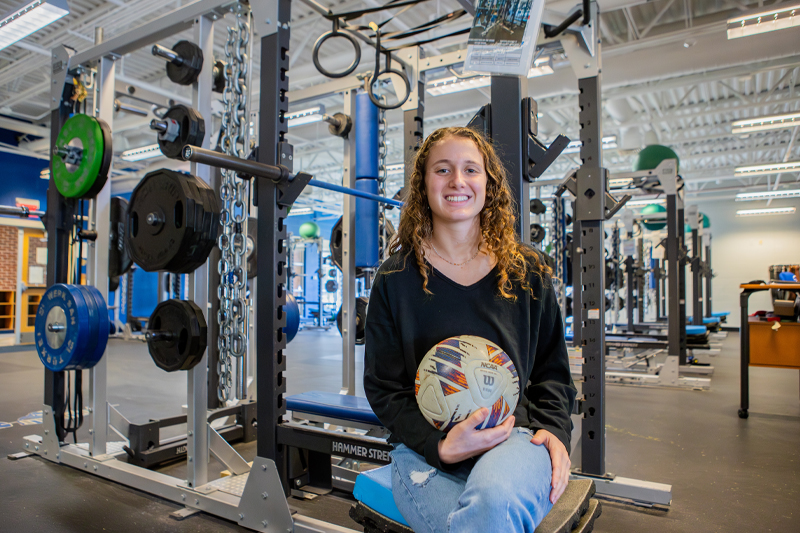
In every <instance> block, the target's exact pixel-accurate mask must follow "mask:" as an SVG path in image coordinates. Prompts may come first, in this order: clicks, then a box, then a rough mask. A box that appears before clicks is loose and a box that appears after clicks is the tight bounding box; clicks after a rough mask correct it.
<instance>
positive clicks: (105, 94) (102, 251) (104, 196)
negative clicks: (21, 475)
mask: <svg viewBox="0 0 800 533" xmlns="http://www.w3.org/2000/svg"><path fill="white" fill-rule="evenodd" d="M98 30H100V29H99V28H98V29H97V30H95V44H100V42H102V40H103V33H102V31H98ZM114 79H115V64H114V59H113V58H112V57H108V56H106V57H103V58H101V59H100V63H99V69H98V76H97V81H96V83H97V84H98V85H97V92H96V95H97V100H96V101H95V102H94V105H95V110H94V111H95V114H96V116H97V117H99V118H101V119H103V120H105V121H106V122H107V123H108V125H109V126H111V123H112V120H113V117H114V94H115V92H114V84H115V81H114ZM112 130H113V128H112ZM110 172H111V169H109V173H110ZM110 206H111V179H109V180H108V181H107V182H106V184H105V186H104V187H103V189H102V190H101V191H100V192H99V193H97V196H96V197H95V199H94V201H93V202H92V208H91V214H90V216H89V221H90V224H91V223H94V224H95V227H94V229H95V231H97V240H96V241H95V242H93V243H92V244H91V246H90V247H89V265H88V269H87V270H88V272H87V274H89V280H90V283H93V284H94V285H95V287H97V290H99V291H100V294H101V295H102V296H103V300H104V301H106V302H108V235H109V231H110V219H111V207H110ZM89 229H92V228H91V227H90V228H89ZM106 352H108V350H107V349H106ZM107 372H108V358H107V357H105V354H104V356H103V357H102V358H101V359H100V362H98V363H97V364H96V365H95V366H94V367H93V368H92V370H91V371H90V373H89V391H90V398H91V401H90V405H91V406H92V407H91V409H92V425H93V428H92V439H91V441H90V443H89V447H90V448H89V449H90V452H91V454H92V455H93V456H95V457H96V456H98V455H103V454H105V453H106V440H107V433H108V405H107V402H106V397H107V396H106V388H107V382H108V375H107Z"/></svg>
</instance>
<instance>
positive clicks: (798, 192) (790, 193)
mask: <svg viewBox="0 0 800 533" xmlns="http://www.w3.org/2000/svg"><path fill="white" fill-rule="evenodd" d="M797 196H800V189H790V190H785V191H762V192H740V193H739V194H737V195H736V201H737V202H747V201H752V200H769V199H770V198H794V197H797Z"/></svg>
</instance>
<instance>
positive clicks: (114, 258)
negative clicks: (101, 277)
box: [108, 196, 133, 285]
mask: <svg viewBox="0 0 800 533" xmlns="http://www.w3.org/2000/svg"><path fill="white" fill-rule="evenodd" d="M109 210H110V211H111V216H110V217H109V218H110V220H109V226H108V229H109V231H108V277H109V278H118V277H119V276H121V275H122V274H125V273H126V272H127V271H128V270H130V269H131V266H133V260H131V256H130V254H128V250H127V248H126V247H125V220H126V219H127V218H128V201H127V200H126V199H125V198H121V197H119V196H114V197H112V198H111V205H110V206H109ZM117 285H119V279H118V280H117Z"/></svg>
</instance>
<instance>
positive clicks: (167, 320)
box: [147, 300, 208, 372]
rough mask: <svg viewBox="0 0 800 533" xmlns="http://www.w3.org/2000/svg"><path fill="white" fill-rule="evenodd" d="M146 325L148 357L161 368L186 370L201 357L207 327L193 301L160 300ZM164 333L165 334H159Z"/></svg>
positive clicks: (204, 346) (194, 364)
mask: <svg viewBox="0 0 800 533" xmlns="http://www.w3.org/2000/svg"><path fill="white" fill-rule="evenodd" d="M147 326H148V331H147V348H148V350H149V351H150V357H152V358H153V362H155V364H156V365H157V366H158V367H159V368H161V369H162V370H166V371H167V372H175V371H177V370H189V369H190V368H193V367H194V366H196V365H197V363H199V362H200V360H201V359H202V358H203V354H204V353H205V350H206V343H207V339H208V326H207V324H206V321H205V318H204V317H203V313H202V311H201V310H200V308H199V307H198V306H197V305H196V304H195V303H194V302H189V301H184V300H166V301H164V302H161V303H160V304H158V306H156V308H155V310H154V311H153V314H151V315H150V320H149V321H148V323H147ZM164 334H166V335H168V337H167V338H164V337H161V335H164Z"/></svg>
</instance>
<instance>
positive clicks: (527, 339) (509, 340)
mask: <svg viewBox="0 0 800 533" xmlns="http://www.w3.org/2000/svg"><path fill="white" fill-rule="evenodd" d="M497 275H498V271H497V266H495V267H494V268H493V269H492V270H491V271H490V272H489V273H488V274H487V275H486V276H484V277H483V278H482V279H480V280H479V281H477V282H475V283H473V284H471V285H468V286H465V285H461V284H459V283H457V282H455V281H453V280H451V279H449V278H448V277H447V276H445V275H444V274H442V273H441V272H439V271H438V270H436V269H435V268H433V267H431V271H430V274H429V276H428V290H430V291H431V292H432V293H433V294H432V295H431V294H426V293H425V292H424V291H423V289H422V282H423V279H422V275H421V274H420V272H419V269H418V267H417V264H416V261H415V259H414V257H413V256H409V257H408V258H407V260H406V258H405V257H404V256H403V254H402V253H398V254H395V255H393V256H391V257H390V258H389V259H387V260H386V261H385V262H384V263H383V264H382V265H381V267H380V269H379V270H378V273H377V274H376V277H375V281H374V284H373V287H372V291H371V293H370V298H369V306H368V311H367V322H366V346H365V348H366V351H365V358H364V392H365V393H366V396H367V399H368V400H369V403H370V405H371V406H372V409H373V411H374V412H375V415H376V416H377V417H378V419H379V420H380V421H381V423H382V424H383V425H384V426H385V427H386V428H387V429H388V430H389V431H390V432H391V436H390V438H389V442H393V443H396V442H402V443H403V444H405V445H406V446H408V447H409V448H411V449H412V450H414V451H415V452H417V453H419V454H420V455H422V456H424V457H425V460H426V461H427V462H428V464H430V465H431V466H433V467H436V468H439V469H441V470H453V469H455V468H458V467H459V466H460V465H461V463H457V464H444V463H442V462H441V461H440V458H439V448H438V445H439V441H440V440H441V439H443V438H444V437H445V436H446V433H444V432H442V431H440V430H438V429H436V428H434V427H433V426H432V425H431V424H429V423H428V421H427V420H425V418H424V417H423V416H422V412H421V411H420V410H419V407H418V406H417V401H416V398H415V394H414V379H415V376H416V372H417V368H418V366H419V364H420V362H421V361H422V358H423V357H424V356H425V354H426V353H427V352H428V350H430V349H431V348H432V347H433V346H434V345H436V344H437V343H439V342H441V341H443V340H445V339H447V338H449V337H454V336H458V335H475V336H478V337H483V338H485V339H487V340H490V341H492V342H493V343H495V344H497V345H498V346H500V347H501V348H502V349H503V350H504V351H505V352H506V354H508V356H509V357H510V358H511V360H512V361H513V363H514V366H515V367H516V370H517V373H518V375H519V383H520V398H519V402H518V404H517V406H516V409H515V410H514V416H515V417H516V422H515V425H517V426H523V427H527V428H530V429H531V430H533V431H536V430H538V429H546V430H548V431H550V432H551V433H553V434H554V435H555V436H556V437H557V438H558V439H559V440H560V441H561V442H562V443H564V446H565V447H566V448H567V450H569V449H570V436H571V431H572V421H571V419H570V414H571V413H572V408H573V405H574V402H575V396H576V393H577V391H576V389H575V386H574V384H573V382H572V376H571V375H570V370H569V359H568V355H567V346H566V342H565V340H564V325H563V321H562V317H561V310H560V308H559V306H558V303H557V300H556V295H555V291H554V290H553V287H552V283H551V281H550V279H549V278H547V277H545V278H544V279H543V278H542V277H540V276H539V275H538V274H537V273H536V272H534V271H533V269H532V268H529V283H530V286H531V288H532V292H526V291H525V290H524V289H522V287H521V286H519V284H518V283H517V284H514V290H513V292H514V294H515V295H516V296H517V298H516V301H511V300H508V299H505V298H502V297H501V296H500V295H499V292H498V290H497Z"/></svg>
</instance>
